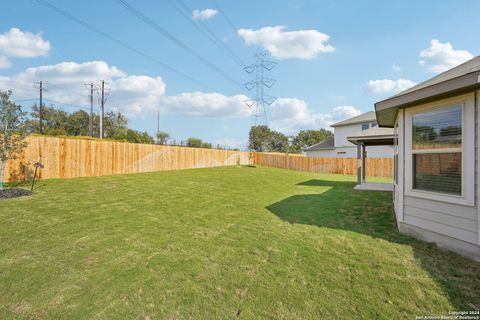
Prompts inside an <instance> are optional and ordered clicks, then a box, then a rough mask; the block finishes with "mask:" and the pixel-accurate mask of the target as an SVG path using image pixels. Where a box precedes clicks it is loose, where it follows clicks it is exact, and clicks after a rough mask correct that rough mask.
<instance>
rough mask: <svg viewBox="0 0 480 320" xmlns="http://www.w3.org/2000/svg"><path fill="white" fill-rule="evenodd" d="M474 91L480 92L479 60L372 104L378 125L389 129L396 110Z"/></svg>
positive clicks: (393, 120) (472, 60)
mask: <svg viewBox="0 0 480 320" xmlns="http://www.w3.org/2000/svg"><path fill="white" fill-rule="evenodd" d="M478 88H480V56H478V57H475V58H473V59H471V60H469V61H467V62H465V63H462V64H461V65H459V66H456V67H454V68H452V69H450V70H447V71H445V72H443V73H441V74H439V75H437V76H435V77H433V78H431V79H429V80H427V81H424V82H422V83H420V84H418V85H416V86H414V87H412V88H410V89H407V90H405V91H402V92H400V93H399V94H396V95H394V96H392V97H390V98H388V99H385V100H383V101H379V102H377V103H375V111H376V115H377V120H378V124H379V125H380V126H383V127H393V126H394V124H395V118H396V115H397V111H398V109H399V108H404V107H411V106H414V105H418V104H421V103H426V102H430V101H433V100H437V99H443V98H446V97H449V96H453V95H458V94H462V93H467V92H471V91H474V90H476V89H478Z"/></svg>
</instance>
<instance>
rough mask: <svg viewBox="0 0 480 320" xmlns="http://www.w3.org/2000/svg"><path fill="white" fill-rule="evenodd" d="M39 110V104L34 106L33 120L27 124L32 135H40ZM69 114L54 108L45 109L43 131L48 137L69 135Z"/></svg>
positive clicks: (31, 113) (46, 107)
mask: <svg viewBox="0 0 480 320" xmlns="http://www.w3.org/2000/svg"><path fill="white" fill-rule="evenodd" d="M39 115H40V112H39V108H38V105H37V104H34V105H33V106H32V112H30V116H31V117H32V120H29V121H28V122H27V126H28V131H29V132H31V133H40V124H39V120H38V119H39ZM70 123H71V122H69V114H68V113H67V112H65V111H63V110H59V109H56V108H55V107H54V106H49V107H48V106H44V108H43V129H44V132H45V133H46V134H48V135H69V134H70V133H69V132H68V131H69V125H70Z"/></svg>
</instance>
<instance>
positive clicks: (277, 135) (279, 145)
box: [268, 130, 288, 152]
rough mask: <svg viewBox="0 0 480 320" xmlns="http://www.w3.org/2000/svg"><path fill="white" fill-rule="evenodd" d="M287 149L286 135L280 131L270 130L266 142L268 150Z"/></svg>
mask: <svg viewBox="0 0 480 320" xmlns="http://www.w3.org/2000/svg"><path fill="white" fill-rule="evenodd" d="M287 149H288V137H287V136H286V135H284V134H283V133H281V132H278V131H273V130H272V131H271V132H270V139H269V142H268V151H269V152H287Z"/></svg>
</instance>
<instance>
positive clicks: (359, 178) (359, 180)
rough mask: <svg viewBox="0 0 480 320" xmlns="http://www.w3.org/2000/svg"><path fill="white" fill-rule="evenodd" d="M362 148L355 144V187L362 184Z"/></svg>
mask: <svg viewBox="0 0 480 320" xmlns="http://www.w3.org/2000/svg"><path fill="white" fill-rule="evenodd" d="M361 157H362V146H361V145H360V144H357V185H361V184H362V160H361Z"/></svg>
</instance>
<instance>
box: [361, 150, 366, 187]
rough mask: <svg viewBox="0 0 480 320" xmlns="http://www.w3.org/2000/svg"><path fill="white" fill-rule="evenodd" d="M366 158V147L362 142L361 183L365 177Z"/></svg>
mask: <svg viewBox="0 0 480 320" xmlns="http://www.w3.org/2000/svg"><path fill="white" fill-rule="evenodd" d="M366 158H367V148H366V147H365V145H364V144H362V183H365V181H366V179H365V176H366V171H367V169H366V167H367V166H366Z"/></svg>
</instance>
